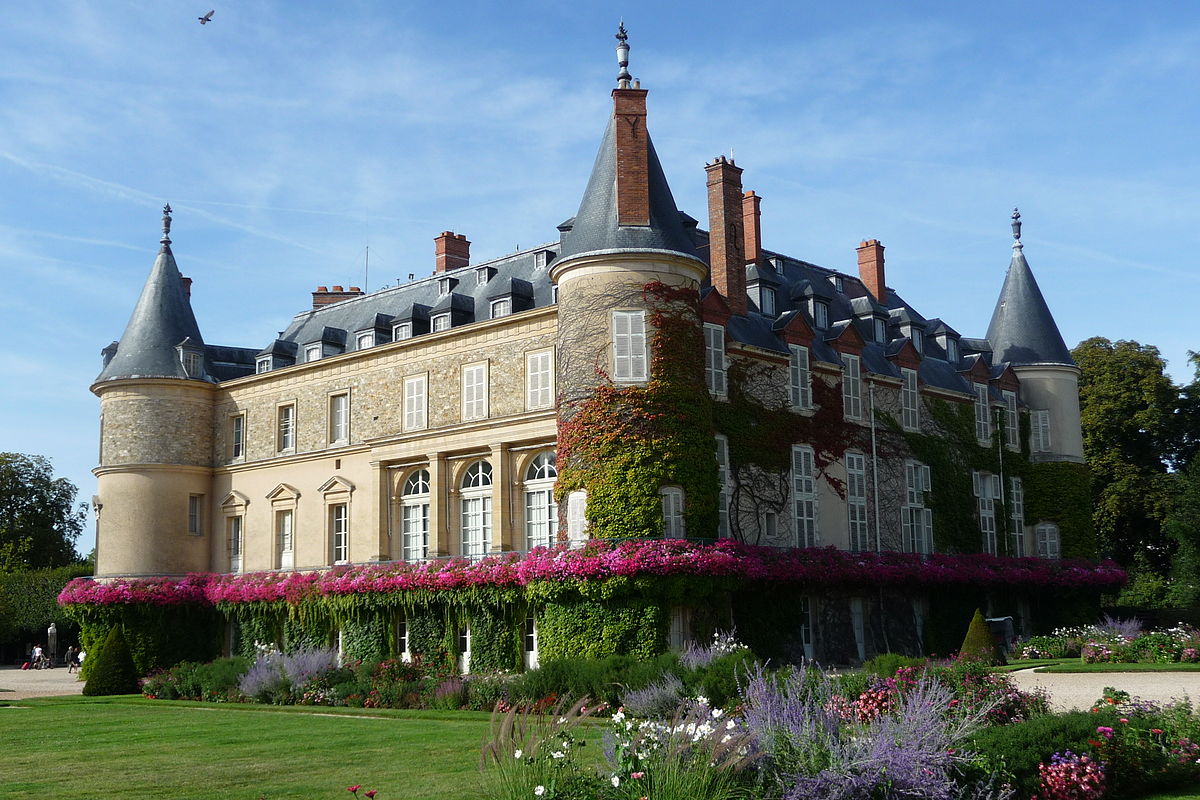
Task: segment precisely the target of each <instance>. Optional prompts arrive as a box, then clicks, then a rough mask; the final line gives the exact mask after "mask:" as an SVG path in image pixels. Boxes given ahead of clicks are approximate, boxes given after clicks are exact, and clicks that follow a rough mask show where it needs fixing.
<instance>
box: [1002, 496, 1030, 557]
mask: <svg viewBox="0 0 1200 800" xmlns="http://www.w3.org/2000/svg"><path fill="white" fill-rule="evenodd" d="M1007 505H1008V519H1009V521H1010V522H1011V523H1012V525H1011V527H1010V529H1009V532H1008V536H1009V549H1010V550H1011V553H1010V555H1012V556H1015V557H1016V558H1022V557H1024V556H1025V555H1026V551H1025V485H1024V482H1023V481H1022V480H1021V479H1020V478H1019V477H1015V476H1009V479H1008V503H1007Z"/></svg>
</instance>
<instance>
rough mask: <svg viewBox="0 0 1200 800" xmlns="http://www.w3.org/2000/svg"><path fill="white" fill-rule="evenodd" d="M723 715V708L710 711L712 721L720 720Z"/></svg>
mask: <svg viewBox="0 0 1200 800" xmlns="http://www.w3.org/2000/svg"><path fill="white" fill-rule="evenodd" d="M724 714H725V709H723V708H714V709H713V710H712V718H713V719H720V718H721V717H722V716H724Z"/></svg>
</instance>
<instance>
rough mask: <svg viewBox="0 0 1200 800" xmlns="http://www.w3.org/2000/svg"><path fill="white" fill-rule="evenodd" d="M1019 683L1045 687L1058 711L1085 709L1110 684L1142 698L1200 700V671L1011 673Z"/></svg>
mask: <svg viewBox="0 0 1200 800" xmlns="http://www.w3.org/2000/svg"><path fill="white" fill-rule="evenodd" d="M1012 677H1013V680H1014V681H1015V682H1016V684H1017V687H1018V688H1020V689H1024V690H1026V691H1028V690H1030V689H1045V690H1047V691H1048V692H1049V693H1050V706H1051V707H1052V708H1053V709H1054V710H1055V711H1071V710H1073V709H1081V710H1086V709H1089V708H1091V707H1092V703H1094V702H1095V701H1096V700H1098V699H1099V698H1100V696H1101V695H1103V694H1104V687H1106V686H1111V687H1113V688H1114V689H1121V690H1123V691H1126V692H1129V694H1130V695H1132V696H1133V697H1140V698H1141V699H1142V700H1153V701H1155V702H1158V703H1164V702H1166V701H1168V700H1171V699H1174V698H1180V699H1182V698H1183V697H1187V698H1188V699H1189V700H1191V701H1192V703H1193V704H1195V703H1198V702H1200V672H1059V673H1047V672H1035V671H1034V670H1032V669H1023V670H1020V671H1018V672H1014V673H1012Z"/></svg>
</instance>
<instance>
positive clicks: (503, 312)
mask: <svg viewBox="0 0 1200 800" xmlns="http://www.w3.org/2000/svg"><path fill="white" fill-rule="evenodd" d="M512 313H513V310H512V298H511V297H498V298H496V299H495V300H492V301H491V302H489V303H488V317H489V318H490V319H500V318H502V317H509V316H512Z"/></svg>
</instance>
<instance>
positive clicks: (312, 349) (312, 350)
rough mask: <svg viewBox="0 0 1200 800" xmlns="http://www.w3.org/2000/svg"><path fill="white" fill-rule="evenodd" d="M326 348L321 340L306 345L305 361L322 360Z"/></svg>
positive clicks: (307, 362) (306, 362)
mask: <svg viewBox="0 0 1200 800" xmlns="http://www.w3.org/2000/svg"><path fill="white" fill-rule="evenodd" d="M324 349H325V348H324V347H322V346H321V343H320V342H317V343H316V344H306V345H304V363H305V364H309V363H311V362H313V361H320V360H321V356H322V355H324V352H323V351H324ZM314 354H315V356H314Z"/></svg>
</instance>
